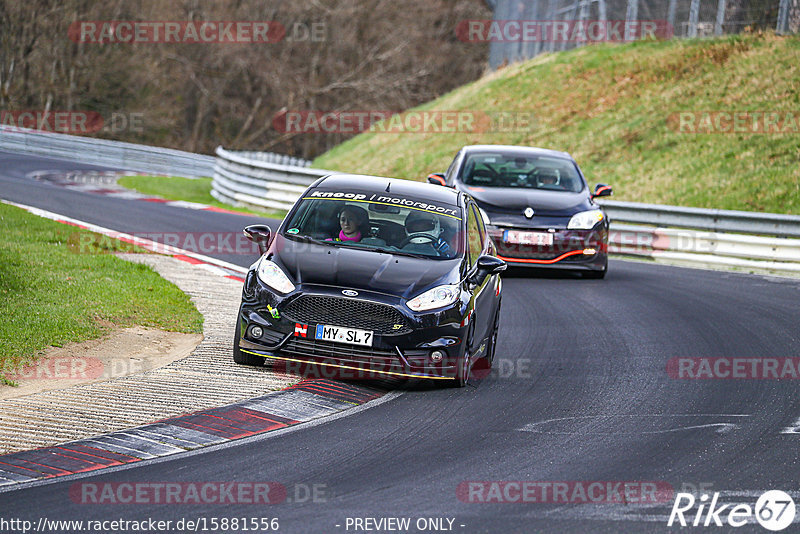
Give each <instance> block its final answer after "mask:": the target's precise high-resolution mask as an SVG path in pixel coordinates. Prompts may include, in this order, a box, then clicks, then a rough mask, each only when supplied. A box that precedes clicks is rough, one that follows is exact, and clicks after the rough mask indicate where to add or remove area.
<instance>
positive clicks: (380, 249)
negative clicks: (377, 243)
mask: <svg viewBox="0 0 800 534" xmlns="http://www.w3.org/2000/svg"><path fill="white" fill-rule="evenodd" d="M366 250H372V251H374V252H381V253H383V254H398V255H400V256H408V257H411V258H425V259H429V258H433V256H428V255H427V254H415V253H413V252H406V251H403V250H391V249H388V248H381V247H370V248H368V249H366Z"/></svg>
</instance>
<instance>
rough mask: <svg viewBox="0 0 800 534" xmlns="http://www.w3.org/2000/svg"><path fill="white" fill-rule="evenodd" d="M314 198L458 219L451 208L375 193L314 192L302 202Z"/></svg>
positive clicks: (455, 212) (456, 213)
mask: <svg viewBox="0 0 800 534" xmlns="http://www.w3.org/2000/svg"><path fill="white" fill-rule="evenodd" d="M315 198H330V199H334V200H353V201H356V202H374V203H376V204H392V205H395V206H404V207H407V208H414V209H419V210H425V211H432V212H435V213H441V214H443V215H449V216H451V217H455V218H456V219H459V217H458V212H457V211H456V210H455V209H452V208H445V207H444V206H436V205H435V204H428V203H427V202H419V201H416V200H411V199H408V198H398V197H393V196H388V195H378V194H377V193H375V194H373V195H370V197H369V198H367V195H365V194H363V193H343V192H341V191H314V192H312V193H311V195H310V196H307V197H304V200H305V199H315ZM459 220H460V219H459Z"/></svg>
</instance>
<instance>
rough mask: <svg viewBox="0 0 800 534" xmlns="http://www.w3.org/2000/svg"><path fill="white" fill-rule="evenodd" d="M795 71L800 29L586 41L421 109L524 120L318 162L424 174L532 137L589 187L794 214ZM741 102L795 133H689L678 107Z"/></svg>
mask: <svg viewBox="0 0 800 534" xmlns="http://www.w3.org/2000/svg"><path fill="white" fill-rule="evenodd" d="M798 80H800V36H798V35H793V36H776V35H774V34H770V33H765V34H742V35H734V36H727V37H721V38H714V39H694V40H686V39H674V40H670V41H663V42H656V41H640V42H635V43H631V44H623V45H614V44H602V45H595V46H586V47H583V48H579V49H575V50H571V51H567V52H560V53H556V54H542V55H540V56H538V57H536V58H533V59H531V60H529V61H527V62H524V63H518V64H514V65H511V66H508V67H506V68H503V69H501V70H499V71H496V72H494V73H491V74H489V75H487V76H485V77H483V78H481V79H480V80H477V81H475V82H473V83H471V84H469V85H465V86H463V87H460V88H458V89H456V90H454V91H452V92H450V93H448V94H446V95H444V96H442V97H441V98H439V99H437V100H435V101H433V102H429V103H426V104H424V105H422V106H420V107H419V108H416V109H419V110H439V111H442V110H448V111H472V112H485V113H490V114H491V113H504V112H505V113H508V114H510V116H511V117H513V116H514V114H515V113H518V114H520V113H532V114H533V116H534V120H533V121H532V126H531V127H519V128H514V127H510V128H509V127H506V128H505V131H501V129H500V128H494V129H493V131H488V132H484V133H374V132H373V133H365V134H361V135H359V136H356V137H354V138H353V139H350V140H348V141H346V142H345V143H342V144H341V145H338V146H337V147H335V148H333V149H332V150H330V151H329V152H327V153H325V154H323V155H321V156H320V157H318V158H317V159H316V160H315V161H314V166H315V167H317V168H323V169H331V170H339V171H348V172H360V173H365V174H378V175H385V176H397V177H401V178H409V179H413V180H424V179H425V177H426V176H427V175H428V173H430V172H436V171H444V170H445V169H446V168H447V165H448V164H449V163H450V160H451V159H452V158H453V156H454V155H455V153H456V151H457V150H458V149H459V148H460V147H461V146H463V145H468V144H482V143H487V144H512V145H527V146H538V147H543V148H554V149H557V150H564V151H567V152H570V153H571V154H572V155H573V156H574V157H575V158H576V160H577V161H578V163H579V164H580V165H581V168H582V169H583V170H584V172H585V173H586V175H587V178H588V180H589V182H590V184H591V185H593V184H594V183H595V182H604V183H608V184H611V185H612V186H613V187H614V199H615V200H625V201H637V202H652V203H661V204H674V205H683V206H695V207H705V208H723V209H737V210H748V211H762V212H774V213H792V214H800V133H799V132H800V128H799V127H798V122H800V85H798ZM740 111H741V112H776V113H778V114H779V116H780V117H781V124H782V129H783V130H784V131H786V130H787V122H789V123H790V122H791V121H784V119H785V118H786V117H787V116H789V117H791V118H793V120H794V126H793V127H792V124H788V126H789V128H788V131H789V132H794V133H685V131H681V130H680V122H679V121H678V120H677V119H676V117H680V115H678V114H679V113H682V112H685V113H695V114H702V113H703V112H740ZM701 119H702V115H700V119H698V120H697V122H696V124H700V123H701V122H700V120H701ZM507 124H508V123H507ZM706 131H707V130H706ZM773 132H774V130H773Z"/></svg>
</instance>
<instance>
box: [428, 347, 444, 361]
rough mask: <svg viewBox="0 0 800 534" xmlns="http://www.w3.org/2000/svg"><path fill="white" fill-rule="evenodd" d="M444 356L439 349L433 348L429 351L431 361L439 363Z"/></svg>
mask: <svg viewBox="0 0 800 534" xmlns="http://www.w3.org/2000/svg"><path fill="white" fill-rule="evenodd" d="M442 358H444V353H443V352H442V351H440V350H435V351H433V352H431V361H432V362H433V363H439V362H440V361H442Z"/></svg>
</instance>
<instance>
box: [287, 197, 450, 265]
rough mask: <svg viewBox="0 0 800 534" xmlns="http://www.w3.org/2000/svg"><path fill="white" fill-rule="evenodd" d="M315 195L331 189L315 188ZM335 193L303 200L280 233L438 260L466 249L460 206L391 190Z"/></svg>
mask: <svg viewBox="0 0 800 534" xmlns="http://www.w3.org/2000/svg"><path fill="white" fill-rule="evenodd" d="M314 194H328V193H327V192H312V193H310V195H314ZM334 194H337V195H340V196H339V197H338V198H315V197H313V196H307V197H304V198H303V199H301V200H300V201H299V204H298V206H297V208H296V209H295V210H294V212H293V213H292V215H291V216H290V217H289V218H287V221H286V222H285V223H284V225H283V226H282V230H281V234H282V235H283V236H284V237H287V238H288V239H293V240H298V239H301V238H303V237H308V238H311V239H313V240H316V241H318V242H321V243H322V244H328V245H331V246H347V247H360V248H371V249H379V250H381V251H385V252H404V253H408V254H414V255H420V256H427V257H431V258H434V259H451V258H456V257H459V256H461V255H462V254H463V250H462V248H463V245H461V243H459V236H460V235H462V234H461V231H462V230H461V228H462V224H463V222H462V214H461V209H460V208H458V207H457V206H453V205H448V204H443V205H439V204H433V203H432V202H430V201H423V200H415V199H408V198H397V197H395V196H391V195H386V194H383V195H378V194H375V195H372V194H370V195H365V194H361V193H346V194H345V193H338V192H337V193H334ZM345 195H347V196H345ZM369 197H372V198H374V201H370V200H368V198H369Z"/></svg>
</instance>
